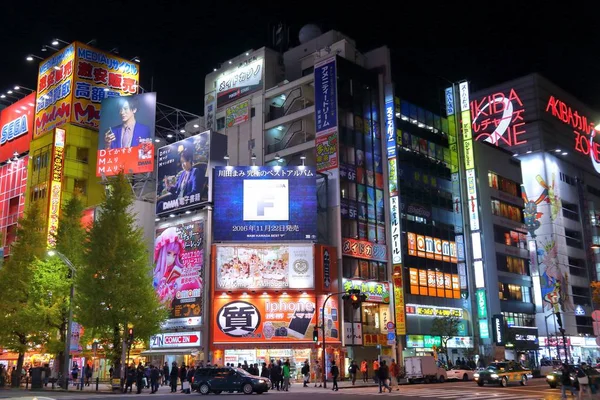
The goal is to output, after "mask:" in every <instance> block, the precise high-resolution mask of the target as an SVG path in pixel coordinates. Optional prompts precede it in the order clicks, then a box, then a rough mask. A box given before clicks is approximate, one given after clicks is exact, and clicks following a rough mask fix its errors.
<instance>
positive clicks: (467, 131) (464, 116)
mask: <svg viewBox="0 0 600 400" xmlns="http://www.w3.org/2000/svg"><path fill="white" fill-rule="evenodd" d="M460 115H461V124H462V133H463V137H464V139H465V140H470V139H472V138H473V132H472V131H471V111H470V110H465V111H463V112H462V113H461V114H460Z"/></svg>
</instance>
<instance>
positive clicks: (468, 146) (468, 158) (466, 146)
mask: <svg viewBox="0 0 600 400" xmlns="http://www.w3.org/2000/svg"><path fill="white" fill-rule="evenodd" d="M463 150H464V151H465V169H474V168H475V158H474V155H473V141H472V140H465V141H464V142H463Z"/></svg>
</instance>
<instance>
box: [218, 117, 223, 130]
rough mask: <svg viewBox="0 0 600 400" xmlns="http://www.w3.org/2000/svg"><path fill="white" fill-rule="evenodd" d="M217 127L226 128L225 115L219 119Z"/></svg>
mask: <svg viewBox="0 0 600 400" xmlns="http://www.w3.org/2000/svg"><path fill="white" fill-rule="evenodd" d="M217 129H225V117H221V118H219V119H217Z"/></svg>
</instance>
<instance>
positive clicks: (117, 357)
mask: <svg viewBox="0 0 600 400" xmlns="http://www.w3.org/2000/svg"><path fill="white" fill-rule="evenodd" d="M112 345H113V348H112V351H111V363H112V365H113V377H115V378H118V377H120V376H121V368H122V366H121V347H122V343H121V329H120V328H119V326H118V325H115V327H114V328H113V343H112Z"/></svg>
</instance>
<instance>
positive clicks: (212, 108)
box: [204, 90, 217, 131]
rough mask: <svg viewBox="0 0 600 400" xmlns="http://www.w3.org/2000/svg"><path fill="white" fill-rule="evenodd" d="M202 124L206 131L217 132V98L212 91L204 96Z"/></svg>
mask: <svg viewBox="0 0 600 400" xmlns="http://www.w3.org/2000/svg"><path fill="white" fill-rule="evenodd" d="M204 123H205V124H206V130H207V131H216V130H217V96H216V92H215V91H214V90H213V91H212V92H210V93H207V94H206V95H205V96H204Z"/></svg>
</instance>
